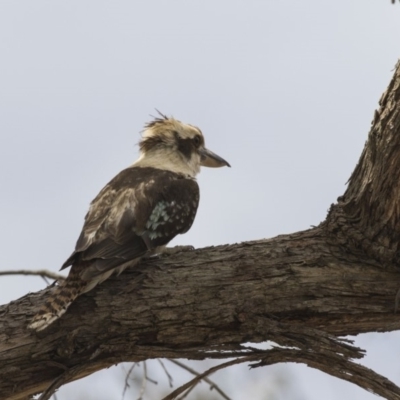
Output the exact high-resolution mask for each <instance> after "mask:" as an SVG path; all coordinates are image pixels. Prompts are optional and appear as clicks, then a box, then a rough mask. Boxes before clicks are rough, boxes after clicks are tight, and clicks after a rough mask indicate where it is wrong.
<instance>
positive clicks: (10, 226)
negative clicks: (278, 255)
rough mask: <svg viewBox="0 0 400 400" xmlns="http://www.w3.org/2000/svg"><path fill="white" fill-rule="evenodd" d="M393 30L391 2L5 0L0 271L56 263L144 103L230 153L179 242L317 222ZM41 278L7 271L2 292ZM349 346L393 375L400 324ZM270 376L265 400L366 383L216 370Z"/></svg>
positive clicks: (390, 49) (340, 395) (397, 372)
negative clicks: (279, 382)
mask: <svg viewBox="0 0 400 400" xmlns="http://www.w3.org/2000/svg"><path fill="white" fill-rule="evenodd" d="M399 38H400V5H399V4H397V5H395V6H393V5H392V4H390V0H379V1H378V0H347V1H335V2H321V1H317V0H303V1H301V2H293V1H292V2H288V1H280V2H278V1H272V0H264V1H260V0H258V1H255V0H253V1H246V2H245V1H228V0H220V1H214V2H211V1H209V2H204V1H188V0H186V1H184V0H170V1H165V0H164V1H162V0H154V1H146V2H144V1H128V0H121V1H118V2H112V1H102V0H93V1H75V0H69V1H42V0H36V1H18V2H16V1H12V0H2V1H1V2H0V132H1V146H0V187H1V188H3V192H2V196H1V205H2V206H1V208H0V218H1V221H2V223H1V226H2V229H0V240H1V243H2V244H3V245H2V251H1V253H0V265H1V268H2V269H10V268H32V269H37V268H47V269H51V270H54V271H57V270H58V268H59V266H60V265H61V264H62V263H63V262H64V260H65V258H66V257H67V256H68V255H69V253H70V252H71V251H72V249H73V247H74V244H75V241H76V239H77V236H78V234H79V231H80V228H81V226H82V221H83V217H84V215H85V213H86V210H87V207H88V204H89V202H90V201H91V200H92V198H93V197H94V196H95V195H96V194H97V192H98V191H99V190H100V189H101V188H102V187H103V186H104V184H105V183H107V181H108V180H109V179H110V178H112V177H113V176H114V175H115V174H116V173H117V172H118V171H119V170H121V169H122V168H124V167H125V166H127V165H129V164H130V163H131V162H132V161H134V159H135V158H136V157H137V147H136V146H135V144H136V143H137V142H138V140H139V132H140V130H141V129H142V127H143V124H144V123H145V122H146V121H147V120H149V114H154V113H155V111H154V109H155V108H157V109H159V110H161V111H162V112H163V113H166V114H172V115H174V116H175V117H177V118H178V119H181V120H183V121H186V122H189V123H192V124H195V125H197V126H199V127H200V128H201V129H202V131H203V133H204V135H205V137H206V142H207V145H208V147H209V148H210V149H212V150H213V151H215V152H217V153H218V154H220V155H221V156H223V157H224V158H226V159H227V160H228V161H229V162H230V163H231V165H232V168H231V169H228V168H224V169H219V170H203V172H202V173H201V174H200V176H199V183H200V186H201V204H200V209H199V212H198V216H197V219H196V221H195V224H194V225H193V227H192V229H191V231H190V232H189V233H188V234H186V235H185V236H181V237H179V238H177V239H176V240H175V241H174V243H182V244H192V245H194V246H196V247H201V246H206V245H218V244H224V243H234V242H240V241H245V240H251V239H260V238H264V237H271V236H275V235H277V234H281V233H289V232H293V231H297V230H301V229H306V228H308V227H309V226H310V225H316V224H318V223H319V222H320V221H322V220H323V219H324V218H325V215H326V211H327V209H328V207H329V205H330V204H331V203H332V202H334V201H335V200H336V198H337V197H338V196H339V195H340V194H342V193H343V191H344V189H345V183H346V181H347V179H348V177H349V176H350V174H351V172H352V170H353V168H354V166H355V164H356V162H357V160H358V157H359V155H360V153H361V150H362V148H363V145H364V142H365V140H366V138H367V133H368V130H369V127H370V121H371V120H372V117H373V111H374V109H375V108H377V103H378V100H379V98H380V95H381V93H382V92H383V91H384V90H385V89H386V87H387V84H388V83H389V80H390V78H391V76H392V70H393V67H394V65H395V63H396V62H397V59H398V58H399V57H400V40H399ZM43 285H44V283H43V282H42V281H41V280H40V279H34V278H32V279H30V278H24V277H18V278H6V277H3V278H1V280H0V301H1V303H5V302H8V301H10V300H12V299H16V298H18V297H20V296H22V295H23V294H25V293H27V292H28V291H35V290H39V289H41V288H43ZM357 343H358V344H359V345H361V346H364V347H365V348H367V349H368V354H369V355H368V357H367V359H366V360H364V361H363V363H365V364H368V366H370V367H375V369H376V370H377V371H378V372H380V373H383V374H384V375H386V376H387V377H390V378H391V379H393V380H394V381H395V382H396V383H397V384H400V367H399V365H398V362H397V360H398V358H399V354H400V335H399V334H397V333H391V334H379V335H378V334H370V335H363V336H361V337H359V338H357ZM196 365H197V368H198V369H204V366H202V365H198V364H196ZM157 374H159V373H158V372H155V373H154V375H157ZM281 374H284V375H287V376H288V378H287V388H286V389H285V390H283V389H282V390H281V391H277V393H276V394H275V397H273V398H274V399H285V400H298V399H299V400H300V399H307V400H314V399H321V398H323V399H324V400H336V399H341V400H347V399H348V400H350V399H351V400H354V399H360V400H361V399H363V400H369V399H373V398H375V397H374V396H373V395H370V394H368V393H366V392H364V391H363V390H361V389H358V388H357V387H355V386H352V385H350V384H347V383H343V382H340V381H338V380H337V379H335V378H331V377H328V376H326V375H324V374H322V373H320V372H315V371H312V370H310V369H308V368H306V367H303V366H289V365H280V366H277V367H271V368H264V369H262V370H257V371H250V372H248V368H247V367H245V366H243V367H236V368H234V369H232V370H230V371H228V372H223V373H220V374H219V375H216V377H215V379H220V381H221V385H222V386H223V388H224V389H225V390H226V391H227V392H229V393H230V394H231V395H232V397H233V398H234V399H235V400H237V399H245V398H246V399H247V398H252V399H253V398H254V399H258V398H259V399H264V398H267V397H266V393H270V390H271V389H270V387H269V382H270V381H271V382H272V381H274V379H275V377H278V376H281ZM121 375H122V371H121V369H116V370H114V371H105V372H102V373H100V374H97V375H93V376H92V377H91V378H90V380H89V379H88V380H86V381H85V380H83V381H81V382H77V383H75V384H72V385H70V386H67V387H65V388H63V389H61V390H60V392H59V395H58V400H67V399H68V400H71V399H72V400H74V398H76V399H78V395H77V394H78V393H87V391H90V392H91V393H92V396H93V397H92V398H93V399H99V400H101V399H107V400H108V399H109V400H114V399H118V400H119V399H120V398H121V393H122V387H121V385H122V383H121V380H120V378H121ZM160 376H161V375H160ZM187 378H188V377H187V376H186V379H187ZM177 379H178V378H177ZM182 379H185V377H183V378H182ZM159 380H160V381H162V380H163V378H159ZM89 382H90V383H91V384H92V385H94V387H95V389H93V386H92V387H89V386H88V385H89ZM149 390H152V389H149ZM250 390H252V391H253V392H251V393H252V394H251V397H248V396H249V393H250V392H249V391H250ZM149 393H150V392H149ZM152 393H153V392H152ZM131 396H133V397H131V398H134V394H133V392H132V393H131ZM271 396H272V395H270V397H268V398H272V397H271ZM85 398H86V399H88V398H89V395H87V394H85ZM149 398H150V399H151V397H149Z"/></svg>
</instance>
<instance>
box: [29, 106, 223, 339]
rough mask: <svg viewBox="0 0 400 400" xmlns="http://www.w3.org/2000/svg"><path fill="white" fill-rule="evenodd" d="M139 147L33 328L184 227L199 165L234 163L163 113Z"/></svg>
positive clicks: (105, 194)
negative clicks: (66, 274)
mask: <svg viewBox="0 0 400 400" xmlns="http://www.w3.org/2000/svg"><path fill="white" fill-rule="evenodd" d="M139 147H140V157H139V159H138V160H137V161H136V162H135V163H134V164H133V165H131V166H130V167H129V168H126V169H124V170H123V171H121V172H120V173H119V174H118V175H117V176H116V177H115V178H114V179H112V180H111V181H110V182H109V183H108V184H107V185H106V186H105V187H104V188H103V189H102V190H101V191H100V193H99V194H98V195H97V197H96V198H95V199H94V200H93V201H92V203H91V205H90V208H89V211H88V213H87V215H86V217H85V223H84V225H83V229H82V232H81V235H80V236H79V239H78V241H77V243H76V247H75V251H74V252H73V253H72V255H71V256H70V257H69V258H68V259H67V261H65V263H64V264H63V265H62V267H61V269H64V268H67V267H69V266H71V270H70V272H69V275H68V277H67V278H66V279H65V281H62V282H61V283H59V285H58V286H55V287H54V289H53V293H51V294H50V297H49V299H48V301H47V302H46V303H45V304H44V306H43V307H42V309H41V310H40V311H39V312H38V313H37V314H36V315H35V316H34V317H33V319H32V321H31V323H30V325H29V328H30V329H32V330H36V331H40V330H42V329H45V328H46V327H47V326H49V325H50V324H51V323H53V322H54V321H55V320H56V319H57V318H59V317H60V316H61V315H63V314H64V313H65V311H66V310H67V308H68V307H69V305H70V304H71V303H72V302H73V301H74V300H75V299H76V298H77V297H78V296H79V295H81V294H82V293H85V292H88V291H89V290H91V289H93V288H94V287H95V286H96V285H97V284H99V283H101V282H103V281H104V280H106V279H107V278H108V277H109V276H110V275H111V274H112V273H113V272H117V273H120V272H122V271H123V270H124V269H125V268H127V267H131V266H134V265H135V264H137V263H138V261H139V260H140V259H141V258H142V257H143V256H146V255H149V254H152V253H159V252H160V251H162V249H163V247H165V246H166V244H167V243H168V242H169V241H170V240H172V239H173V238H174V237H175V236H176V235H178V234H181V233H185V232H187V231H188V230H189V229H190V227H191V226H192V223H193V220H194V217H195V215H196V211H197V207H198V204H199V187H198V184H197V182H196V175H197V174H198V173H199V172H200V166H204V167H222V166H228V167H229V166H230V165H229V164H228V162H227V161H225V160H224V159H222V158H221V157H219V156H218V155H216V154H214V153H213V152H211V151H210V150H207V149H206V147H205V145H204V138H203V135H202V133H201V131H200V129H199V128H197V127H195V126H192V125H189V124H184V123H183V122H180V121H178V120H176V119H174V118H172V117H171V118H168V117H166V116H164V115H162V114H161V118H155V119H154V120H153V121H151V122H149V123H148V124H147V125H146V126H145V130H144V133H143V135H142V139H141V141H140V143H139Z"/></svg>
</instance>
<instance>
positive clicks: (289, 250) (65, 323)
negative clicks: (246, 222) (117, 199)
mask: <svg viewBox="0 0 400 400" xmlns="http://www.w3.org/2000/svg"><path fill="white" fill-rule="evenodd" d="M399 102H400V68H399V65H398V66H397V68H396V71H395V75H394V77H393V79H392V82H391V83H390V85H389V88H388V90H387V91H386V92H385V93H384V95H383V96H382V99H381V101H380V105H381V108H380V109H379V111H377V112H376V113H375V118H374V121H373V125H372V128H371V132H370V134H369V137H368V142H367V144H366V146H365V148H364V150H363V153H362V155H361V158H360V161H359V163H358V165H357V167H356V169H355V170H354V172H353V174H352V176H351V178H350V181H349V186H348V189H347V190H346V192H345V194H344V195H343V196H342V197H340V198H339V199H338V202H337V203H336V204H335V205H333V206H332V207H331V209H330V211H329V214H328V217H327V219H326V221H324V222H323V223H321V224H320V225H319V226H318V227H315V228H313V229H309V230H307V231H303V232H297V233H294V234H291V235H282V236H278V237H276V238H273V239H268V240H260V241H254V242H247V243H241V244H236V245H225V246H218V247H211V248H205V249H201V250H195V251H190V252H183V253H178V254H176V255H172V256H168V257H167V256H164V257H162V258H159V259H153V260H147V261H146V262H144V263H143V264H141V265H140V266H139V267H137V268H136V269H135V270H134V271H127V272H126V273H124V274H122V275H121V276H120V277H118V278H112V279H110V280H108V281H106V282H105V283H103V284H102V285H100V286H99V287H98V288H96V289H95V290H93V291H91V292H89V293H88V294H86V295H84V296H82V297H80V298H79V299H78V300H77V301H76V302H75V303H74V304H73V305H72V306H71V308H70V309H69V310H68V312H67V313H66V314H65V315H64V316H63V317H62V318H61V319H60V320H59V321H58V322H56V323H55V324H54V326H51V327H50V328H49V329H47V330H45V331H43V332H41V333H40V334H38V335H35V334H33V333H31V332H29V331H27V329H26V326H27V324H28V321H29V320H30V318H31V317H32V316H33V315H34V314H35V313H36V311H37V310H38V307H40V305H41V304H42V303H43V302H44V300H45V298H46V296H47V295H48V293H49V291H51V290H52V288H47V289H45V290H43V291H41V292H38V293H32V294H29V295H26V296H25V297H23V298H21V299H18V300H16V301H14V302H11V303H10V304H7V305H5V306H2V307H0V376H1V377H2V380H1V382H0V398H1V399H13V400H16V399H27V398H28V396H29V395H31V394H33V393H38V392H43V391H46V390H47V394H45V395H43V398H44V399H45V398H46V396H48V395H49V394H50V393H51V392H52V391H53V390H54V389H55V388H57V387H59V386H60V385H61V384H63V383H66V382H69V381H72V380H75V379H79V378H81V377H84V376H86V375H88V374H91V373H93V372H95V371H97V370H99V369H102V368H106V367H109V366H111V365H113V364H116V363H119V362H122V361H134V362H139V361H142V360H146V359H150V358H159V357H160V358H188V359H197V360H201V359H205V358H220V359H224V358H225V359H226V358H237V359H238V361H237V362H244V361H243V360H245V361H253V362H255V363H256V364H255V365H256V366H262V365H267V364H271V363H275V362H282V361H285V362H286V361H291V362H302V363H306V364H308V365H310V366H312V367H314V368H318V369H320V370H322V371H325V372H327V373H329V374H331V375H334V376H338V377H340V378H342V379H347V380H349V381H351V382H354V383H356V384H358V385H360V386H361V387H364V388H366V389H368V390H372V391H374V392H375V393H378V394H380V395H381V396H383V397H386V398H388V399H397V398H400V391H399V388H397V387H396V386H395V385H394V384H393V383H391V382H389V381H388V380H386V379H385V378H383V377H381V376H379V375H377V374H375V373H373V372H372V371H370V370H368V369H367V368H364V367H362V366H359V365H358V364H356V363H354V362H353V361H352V360H353V359H356V358H361V357H362V356H363V352H362V351H361V350H360V349H357V348H355V347H353V346H352V345H351V343H349V342H346V341H343V340H339V339H338V336H343V335H350V334H357V333H362V332H372V331H379V332H384V331H392V330H397V329H400V316H399V315H396V314H394V313H393V308H394V299H395V295H396V292H397V291H398V289H399V287H400V269H399V260H400V257H399V254H400V253H399V250H400V249H399V241H400V104H399ZM265 340H271V341H273V342H275V343H277V344H278V345H280V346H283V348H278V349H273V350H269V351H268V352H265V351H264V352H262V351H259V350H256V349H251V348H245V347H243V346H242V343H246V342H262V341H265ZM50 385H52V387H51V388H50Z"/></svg>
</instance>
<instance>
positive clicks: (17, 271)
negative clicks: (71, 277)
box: [0, 269, 65, 282]
mask: <svg viewBox="0 0 400 400" xmlns="http://www.w3.org/2000/svg"><path fill="white" fill-rule="evenodd" d="M0 275H36V276H41V277H42V278H49V279H54V280H63V279H65V276H64V275H61V274H57V273H55V272H51V271H49V270H47V269H37V270H29V269H15V270H8V271H0ZM46 282H47V281H46Z"/></svg>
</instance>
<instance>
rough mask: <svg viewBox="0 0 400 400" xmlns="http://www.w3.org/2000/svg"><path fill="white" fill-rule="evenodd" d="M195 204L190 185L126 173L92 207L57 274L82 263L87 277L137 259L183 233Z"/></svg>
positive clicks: (142, 172) (171, 176)
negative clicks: (70, 266) (71, 252)
mask: <svg viewBox="0 0 400 400" xmlns="http://www.w3.org/2000/svg"><path fill="white" fill-rule="evenodd" d="M198 202H199V188H198V185H197V183H196V181H194V180H193V179H188V178H186V177H184V176H182V175H178V174H175V173H172V172H169V171H162V170H156V169H153V168H137V167H131V168H128V169H126V170H124V171H122V172H121V173H120V174H118V175H117V176H116V177H115V178H114V179H113V180H112V181H111V182H110V183H109V184H108V185H107V186H106V187H105V188H104V189H103V190H102V191H101V192H100V193H99V194H98V196H97V197H96V198H95V199H94V200H93V202H92V203H91V206H90V209H89V212H88V213H87V215H86V217H85V223H84V226H83V229H82V232H81V235H80V237H79V239H78V241H77V244H76V248H75V251H74V253H73V254H72V255H71V256H70V257H69V258H68V260H67V261H66V262H65V263H64V265H63V266H62V268H61V269H64V268H66V267H68V266H69V265H72V264H74V263H77V262H84V263H85V265H87V267H85V268H86V269H87V268H90V274H89V275H91V276H92V275H96V274H102V273H104V272H106V271H108V270H111V269H114V268H117V267H118V266H120V265H123V264H125V263H126V262H128V261H130V260H134V259H136V258H138V257H141V256H143V255H144V254H146V253H147V252H148V251H149V250H151V249H153V248H156V247H157V246H162V245H165V244H167V243H168V242H169V241H170V240H171V239H172V238H174V237H175V236H176V235H177V234H179V233H185V232H186V231H187V230H188V229H189V228H190V226H191V225H192V223H193V220H194V217H195V215H196V211H197V207H198ZM88 272H89V271H86V272H84V274H85V277H86V276H87V275H88Z"/></svg>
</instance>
